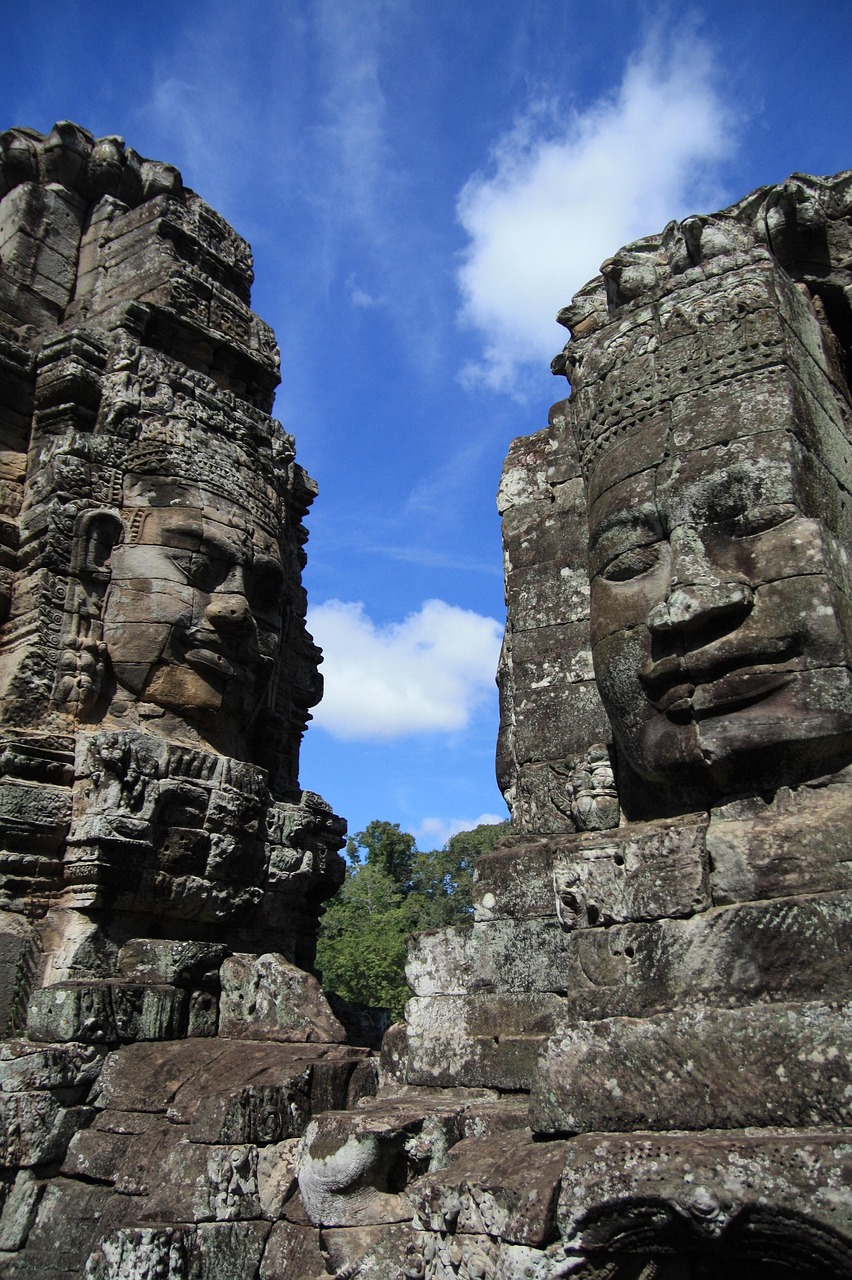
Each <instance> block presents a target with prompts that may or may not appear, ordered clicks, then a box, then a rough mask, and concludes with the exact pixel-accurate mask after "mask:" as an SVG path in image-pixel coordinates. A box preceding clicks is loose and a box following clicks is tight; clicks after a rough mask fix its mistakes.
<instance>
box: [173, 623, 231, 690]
mask: <svg viewBox="0 0 852 1280" xmlns="http://www.w3.org/2000/svg"><path fill="white" fill-rule="evenodd" d="M183 649H184V661H185V662H187V663H188V664H189V666H191V667H196V668H201V669H202V670H204V671H211V672H213V674H214V675H217V676H222V677H225V678H226V679H230V678H231V677H232V676H235V675H237V674H240V673H242V672H243V671H244V670H245V667H244V664H242V663H239V662H238V660H237V658H236V655H235V654H233V653H230V652H227V651H226V650H225V649H224V648H223V647H222V645H221V644H220V643H219V640H218V637H217V636H216V634H215V633H214V632H211V631H188V632H187V633H186V635H185V637H184V643H183Z"/></svg>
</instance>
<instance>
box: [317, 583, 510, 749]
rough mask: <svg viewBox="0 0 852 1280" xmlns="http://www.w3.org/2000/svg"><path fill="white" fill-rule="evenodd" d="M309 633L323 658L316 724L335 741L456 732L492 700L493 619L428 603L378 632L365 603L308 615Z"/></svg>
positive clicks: (331, 604)
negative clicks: (486, 701) (321, 687)
mask: <svg viewBox="0 0 852 1280" xmlns="http://www.w3.org/2000/svg"><path fill="white" fill-rule="evenodd" d="M308 626H309V627H310V630H311V632H312V633H313V635H314V637H315V639H316V641H317V643H318V644H319V645H320V646H321V647H322V649H323V652H324V654H325V662H324V664H323V668H322V671H323V675H324V677H325V696H324V698H323V701H322V702H321V703H320V705H319V706H318V707H317V708H316V710H315V712H314V720H315V723H316V724H318V725H320V726H321V727H322V728H324V729H326V730H327V731H328V732H329V733H331V734H333V735H334V737H336V738H342V739H344V740H348V741H354V740H360V741H372V740H388V739H391V738H401V737H404V736H406V735H408V734H414V733H451V732H455V731H457V730H460V729H464V728H465V727H466V726H467V724H468V722H469V720H470V716H471V713H472V712H473V710H474V708H475V707H477V706H478V705H479V703H481V702H482V701H483V700H484V699H486V698H487V697H489V696H491V695H492V694H493V690H494V673H495V670H496V667H497V658H498V656H499V652H500V641H501V634H502V627H501V625H500V624H499V623H498V622H496V621H495V619H494V618H485V617H483V616H482V615H481V614H478V613H473V612H472V611H471V610H468V609H460V608H458V607H457V606H456V605H451V604H446V603H445V602H444V601H443V600H427V601H426V602H425V603H424V604H423V606H422V607H421V608H420V610H419V611H418V612H417V613H412V614H409V616H408V617H407V618H405V619H404V620H403V621H402V622H394V623H389V624H387V625H385V626H377V625H376V624H375V623H374V622H373V621H372V620H371V619H370V618H369V617H368V616H367V612H366V610H365V608H364V605H363V603H361V602H360V601H358V602H352V601H350V602H346V601H343V600H329V601H327V602H326V603H325V604H321V605H318V606H315V607H314V608H312V609H311V610H310V611H309V614H308Z"/></svg>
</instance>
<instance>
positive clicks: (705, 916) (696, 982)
mask: <svg viewBox="0 0 852 1280" xmlns="http://www.w3.org/2000/svg"><path fill="white" fill-rule="evenodd" d="M848 911H849V899H848V895H846V894H826V895H824V896H822V897H814V898H792V899H787V898H777V899H774V900H769V901H767V902H760V903H745V904H739V905H735V906H731V907H720V908H713V909H711V910H709V911H705V912H701V913H699V914H698V915H695V916H692V917H690V918H688V919H683V920H676V919H671V920H656V921H648V922H641V921H639V922H635V923H626V924H613V925H610V926H609V927H608V928H601V927H595V928H579V929H573V930H569V931H566V930H563V929H562V928H561V926H560V925H559V923H558V922H557V921H556V920H555V919H553V920H550V921H548V920H546V919H544V918H531V919H527V920H509V919H506V920H493V921H490V922H487V921H486V922H483V923H480V924H474V925H472V926H456V927H455V928H452V929H445V930H436V931H432V932H428V933H423V934H419V935H417V936H416V937H415V938H414V940H413V941H412V943H411V947H410V952H409V960H408V965H407V968H406V975H407V978H408V982H409V985H410V986H411V988H412V990H413V991H414V993H415V995H418V996H431V995H443V996H452V995H456V996H462V995H474V994H476V993H483V994H485V993H492V994H496V995H532V994H533V993H534V992H552V993H554V994H557V995H559V996H561V997H562V999H563V1010H564V1018H565V1022H566V1024H567V1023H569V1022H570V1020H571V1019H572V1018H575V1017H576V1018H586V1019H596V1018H606V1017H610V1016H613V1015H615V1014H619V1015H624V1016H630V1017H639V1016H643V1015H644V1014H647V1013H652V1012H655V1011H661V1010H664V1009H667V1008H671V1007H672V1006H677V1005H688V1004H690V1003H695V1002H696V1001H697V1000H699V999H700V1000H703V1001H710V1002H712V1003H725V1004H742V1003H746V1002H748V1001H750V1000H753V999H766V998H767V997H771V998H772V999H775V1000H783V999H787V1000H799V999H811V998H813V997H814V996H815V995H820V996H825V997H826V998H830V999H842V998H845V997H846V996H847V995H848V993H849V986H850V973H849V969H848V966H847V965H846V964H845V960H844V957H845V954H846V936H847V930H848V923H847V921H848Z"/></svg>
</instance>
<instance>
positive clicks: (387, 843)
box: [346, 818, 416, 891]
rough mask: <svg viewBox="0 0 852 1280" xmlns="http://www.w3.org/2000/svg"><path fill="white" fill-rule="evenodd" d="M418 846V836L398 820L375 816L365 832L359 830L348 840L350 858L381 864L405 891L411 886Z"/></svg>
mask: <svg viewBox="0 0 852 1280" xmlns="http://www.w3.org/2000/svg"><path fill="white" fill-rule="evenodd" d="M415 848H416V846H415V843H414V836H410V835H409V834H408V832H407V831H402V830H401V829H400V825H399V823H398V822H381V821H379V820H378V819H375V818H374V819H373V821H372V822H368V823H367V826H366V828H365V830H364V831H356V832H355V835H354V836H350V837H349V839H348V840H347V841H346V853H347V856H348V857H349V859H350V861H352V860H354V861H356V862H363V861H365V860H366V862H367V865H368V866H371V867H380V868H381V870H382V871H384V873H385V874H386V875H388V876H390V877H391V879H392V880H395V881H396V883H397V884H398V885H399V886H400V888H401V889H403V890H404V891H407V890H408V889H409V888H410V885H411V867H412V864H413V862H414V855H415ZM362 850H363V856H362V852H361V851H362Z"/></svg>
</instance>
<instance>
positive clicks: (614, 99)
mask: <svg viewBox="0 0 852 1280" xmlns="http://www.w3.org/2000/svg"><path fill="white" fill-rule="evenodd" d="M2 6H3V8H5V11H6V21H5V22H4V24H3V25H4V45H5V57H4V77H3V83H2V87H0V100H2V106H3V111H2V120H3V125H2V127H4V128H5V127H7V126H9V125H13V124H25V125H30V126H32V127H35V128H37V129H40V130H42V131H43V132H46V131H48V130H49V129H50V127H51V125H52V124H53V122H54V121H55V120H57V119H73V120H76V121H77V122H79V123H80V124H83V125H85V126H86V127H87V128H88V129H90V130H92V131H93V132H94V133H95V134H98V135H103V134H120V135H122V136H123V137H125V138H126V139H127V141H128V143H129V144H130V145H131V146H133V147H135V149H136V150H137V151H139V152H141V153H142V154H143V155H145V156H147V157H149V158H153V159H158V160H166V161H169V162H170V163H172V164H176V165H177V166H178V167H179V168H180V169H181V170H182V172H183V176H184V180H185V182H186V183H187V184H188V185H190V186H191V187H193V188H194V189H195V190H196V191H198V192H199V194H200V195H202V196H203V197H204V198H205V199H206V200H207V201H208V202H209V203H210V204H212V205H213V206H214V207H215V208H217V209H218V210H219V211H220V212H221V213H222V214H223V215H224V216H225V217H226V218H227V219H228V220H229V221H230V222H231V223H232V224H233V225H234V226H235V227H236V228H237V230H238V231H239V232H240V233H241V234H242V235H244V236H246V238H247V239H248V240H249V241H250V242H251V244H252V246H253V249H254V255H255V271H256V278H257V282H256V285H255V288H254V294H253V304H254V307H255V309H256V310H257V311H258V312H259V313H260V314H261V315H262V316H263V317H264V319H265V320H267V321H268V322H269V323H271V324H272V325H273V327H274V329H275V331H276V334H277V336H278V341H279V343H280V346H281V352H282V373H283V382H282V387H281V389H280V391H279V393H278V399H277V402H276V415H277V417H278V418H279V419H280V420H281V421H282V422H283V424H284V426H285V427H286V429H287V430H289V431H292V432H293V433H294V434H295V436H296V440H297V445H298V450H299V458H300V460H301V462H302V463H303V464H304V465H305V466H306V467H307V469H308V470H309V471H310V472H311V474H312V475H314V476H315V477H316V478H317V480H318V481H319V485H320V496H319V499H318V500H317V502H316V504H315V505H314V508H313V511H312V514H311V516H310V522H309V524H310V542H309V544H308V553H309V565H308V569H307V572H306V578H305V581H306V586H307V588H308V592H309V597H310V600H311V604H312V610H311V625H312V629H313V630H314V633H315V635H316V637H317V640H318V641H319V643H320V644H322V646H323V648H324V649H325V651H326V661H325V664H324V668H323V670H324V674H325V678H326V688H327V696H326V699H325V701H324V703H323V704H322V706H321V707H320V708H318V710H317V713H316V718H315V723H314V725H313V726H312V727H311V729H310V730H309V733H308V736H307V738H306V741H305V745H304V748H303V755H302V785H303V786H306V787H309V788H311V789H313V790H317V791H320V792H321V793H322V794H323V795H324V796H325V797H326V799H328V800H329V802H330V803H331V804H332V805H333V806H334V808H335V809H336V810H337V811H338V812H339V813H341V814H343V815H344V816H345V817H346V818H347V819H348V820H349V823H350V829H352V830H357V829H359V828H360V827H363V826H364V825H365V824H366V823H367V822H368V821H369V820H370V819H371V818H385V819H388V820H390V821H393V822H399V823H400V824H401V825H402V826H403V828H404V829H406V830H409V831H412V832H414V833H415V835H416V836H417V837H418V843H419V845H420V847H421V848H430V847H434V846H435V845H439V844H441V843H442V842H443V840H444V839H446V837H447V835H449V834H451V833H452V831H454V830H458V829H460V828H461V827H462V826H470V825H473V824H474V823H475V822H476V821H477V820H478V819H480V818H481V817H482V815H486V814H488V815H493V816H494V817H502V816H504V813H505V810H504V808H503V804H502V800H501V798H500V795H499V793H498V791H497V789H496V785H495V783H494V767H493V758H494V743H495V737H496V732H497V703H496V694H495V692H494V685H493V674H494V667H495V664H496V657H497V651H498V647H499V640H500V634H501V631H502V626H503V618H504V613H503V594H502V570H501V552H500V535H499V522H498V519H497V516H496V511H495V506H494V495H495V491H496V488H497V483H498V480H499V475H500V468H501V465H502V460H503V458H504V456H505V453H506V450H507V447H508V445H509V442H510V440H511V439H512V438H513V437H514V436H517V435H523V434H526V433H528V432H530V431H534V430H538V429H539V428H540V427H542V426H544V425H545V423H546V416H547V410H548V407H549V405H550V403H551V402H552V401H553V400H554V399H556V398H557V397H558V396H560V395H561V394H562V391H561V387H563V386H564V383H561V384H560V383H557V382H556V381H554V380H553V379H552V378H551V376H550V373H549V368H548V366H549V361H550V357H551V356H552V355H553V354H554V353H555V352H556V351H558V350H559V349H560V348H561V346H562V344H563V341H564V337H565V334H564V332H563V331H562V330H560V329H559V328H558V326H557V325H556V324H555V323H554V321H553V315H554V314H555V312H556V310H557V309H558V308H559V307H560V306H562V305H564V304H566V303H567V302H568V301H569V300H570V297H571V294H572V293H573V292H574V291H575V290H576V289H577V288H578V287H579V286H580V285H581V284H583V283H584V281H585V280H587V279H588V278H589V277H590V276H591V275H593V274H594V273H595V271H596V270H597V268H598V266H599V264H600V262H601V260H602V259H603V258H604V257H606V256H608V255H609V254H610V253H612V252H614V251H615V250H616V249H617V248H618V247H619V246H620V245H621V244H622V243H624V242H625V241H626V240H628V239H631V238H635V237H636V236H638V235H643V234H648V233H651V232H653V231H657V230H659V229H660V228H661V227H662V226H663V225H664V224H665V223H666V222H667V221H668V220H669V219H670V218H671V217H678V216H680V217H682V216H685V215H686V214H688V213H691V212H699V211H702V210H704V211H707V210H710V209H713V208H718V207H721V206H723V205H724V204H726V203H729V202H730V201H732V200H734V199H737V198H738V197H739V196H741V195H743V194H745V192H746V191H748V190H750V189H751V188H753V187H755V186H758V185H760V184H762V183H767V182H776V181H780V180H781V179H783V178H784V177H786V176H787V175H788V174H789V173H791V172H793V171H795V170H801V171H805V172H812V173H833V172H836V171H837V170H839V169H842V168H847V167H852V95H850V92H849V85H850V79H852V77H850V60H852V54H850V50H852V4H850V3H849V0H822V2H820V0H812V3H810V4H809V5H807V6H805V5H802V4H801V3H792V2H790V0H776V2H775V3H772V4H770V3H765V2H764V0H739V2H738V3H736V4H735V3H729V2H728V0H720V2H719V3H715V4H713V5H709V4H694V5H691V6H690V5H689V4H686V5H684V4H679V5H674V4H643V3H636V2H633V3H629V2H628V0H595V2H594V3H589V0H526V2H523V0H521V2H520V3H519V0H479V3H467V4H465V3H463V0H430V3H428V4H422V3H415V0H277V2H273V0H240V2H239V3H237V2H236V0H183V3H176V4H173V5H167V6H164V5H159V4H157V5H155V4H153V3H133V2H132V0H128V3H125V4H124V5H122V6H117V5H115V4H114V3H113V4H105V3H96V2H92V3H85V2H83V0H78V2H77V3H75V2H74V0H64V2H63V3H62V4H57V3H54V4H49V3H38V2H37V0H30V2H29V3H28V4H27V5H26V6H21V5H19V4H17V3H15V5H14V7H13V5H12V4H11V3H10V0H2Z"/></svg>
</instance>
